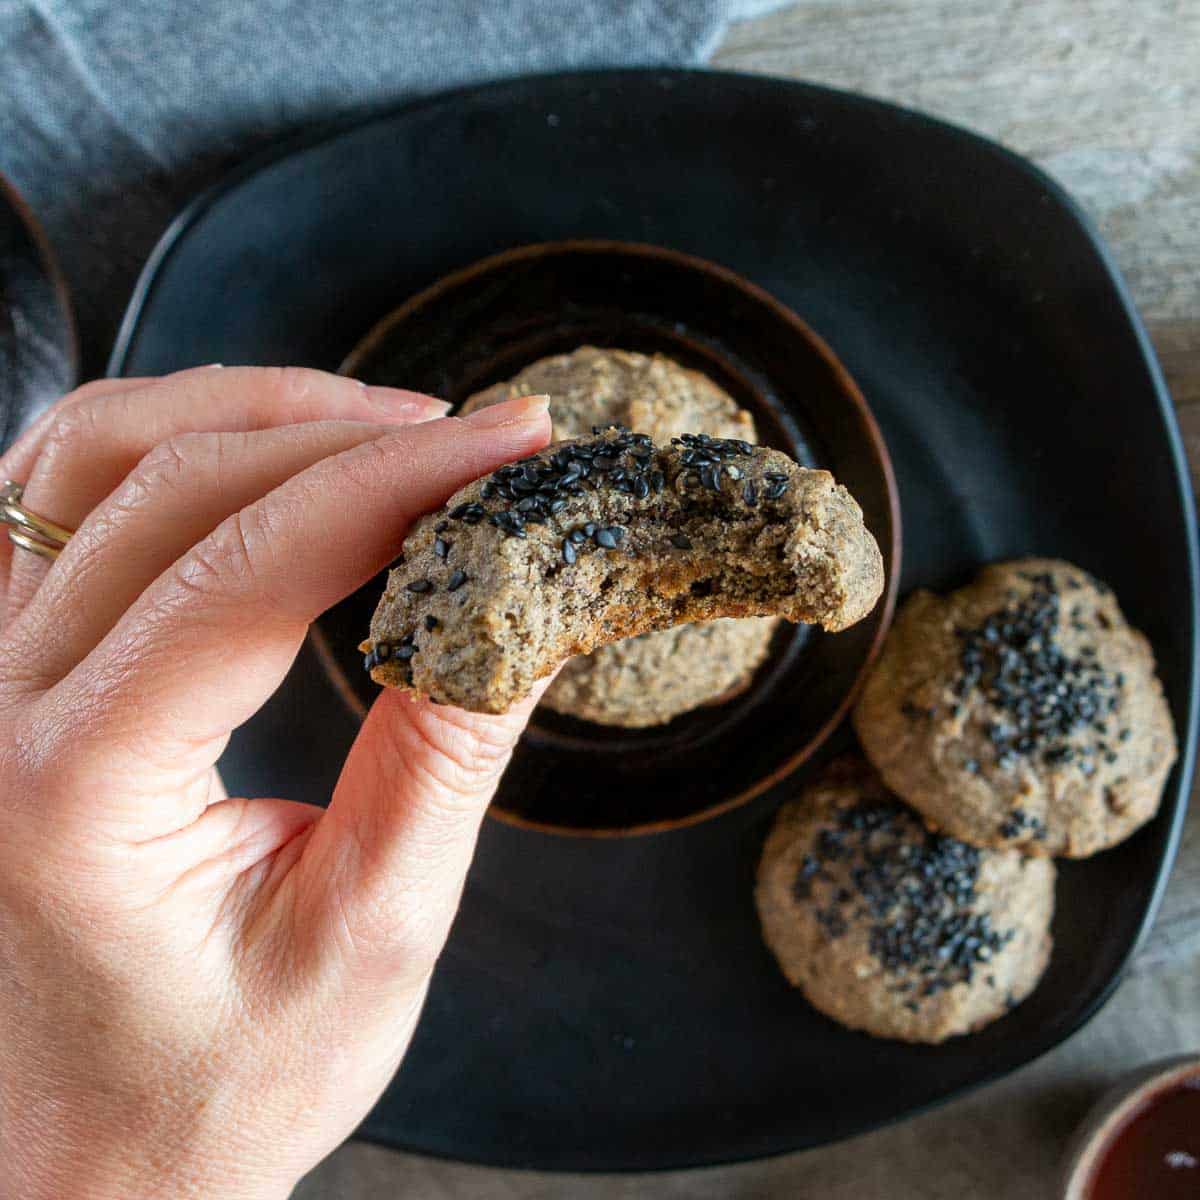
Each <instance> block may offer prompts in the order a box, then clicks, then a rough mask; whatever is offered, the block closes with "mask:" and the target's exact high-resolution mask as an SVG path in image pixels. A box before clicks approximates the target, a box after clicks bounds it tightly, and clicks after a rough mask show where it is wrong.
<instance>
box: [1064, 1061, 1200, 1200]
mask: <svg viewBox="0 0 1200 1200" xmlns="http://www.w3.org/2000/svg"><path fill="white" fill-rule="evenodd" d="M1183 1085H1187V1086H1189V1087H1196V1086H1200V1054H1181V1055H1177V1056H1175V1057H1173V1058H1165V1059H1160V1060H1158V1061H1157V1062H1152V1063H1148V1064H1147V1065H1146V1066H1144V1067H1138V1068H1136V1069H1135V1070H1133V1071H1131V1072H1130V1073H1129V1074H1128V1075H1125V1076H1123V1077H1122V1078H1121V1079H1118V1080H1117V1082H1116V1083H1114V1084H1113V1085H1112V1087H1110V1088H1109V1089H1108V1090H1107V1091H1106V1092H1105V1093H1104V1094H1103V1095H1102V1096H1101V1097H1100V1099H1099V1100H1097V1101H1096V1103H1095V1104H1094V1105H1093V1106H1092V1108H1091V1110H1090V1111H1089V1112H1088V1114H1087V1116H1086V1117H1084V1119H1083V1123H1082V1124H1081V1125H1080V1127H1079V1129H1078V1131H1077V1132H1076V1133H1075V1136H1074V1137H1073V1138H1072V1140H1071V1145H1070V1147H1069V1149H1068V1151H1067V1155H1066V1159H1065V1161H1064V1164H1063V1171H1062V1179H1061V1188H1060V1191H1059V1194H1060V1195H1061V1196H1062V1197H1063V1200H1087V1198H1088V1197H1089V1196H1090V1195H1091V1194H1092V1191H1093V1189H1094V1187H1095V1185H1096V1183H1097V1182H1098V1180H1099V1178H1100V1175H1101V1174H1102V1173H1103V1168H1104V1163H1105V1159H1106V1158H1107V1156H1108V1152H1109V1150H1111V1149H1112V1147H1113V1145H1114V1144H1115V1142H1116V1141H1117V1139H1118V1138H1119V1137H1120V1136H1121V1135H1122V1134H1123V1133H1124V1132H1125V1130H1126V1129H1128V1128H1129V1124H1130V1122H1131V1121H1132V1120H1133V1119H1134V1118H1135V1117H1137V1116H1138V1115H1139V1114H1141V1113H1142V1112H1144V1111H1145V1110H1146V1109H1147V1108H1149V1107H1151V1105H1153V1104H1154V1103H1155V1101H1157V1100H1159V1099H1160V1098H1161V1097H1162V1096H1163V1095H1165V1094H1166V1093H1167V1092H1170V1091H1173V1090H1174V1089H1175V1088H1178V1087H1180V1086H1183ZM1189 1174H1194V1172H1189ZM1146 1200H1153V1197H1150V1196H1147V1197H1146Z"/></svg>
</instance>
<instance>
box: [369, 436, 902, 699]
mask: <svg viewBox="0 0 1200 1200" xmlns="http://www.w3.org/2000/svg"><path fill="white" fill-rule="evenodd" d="M882 590H883V559H882V556H881V554H880V552H879V547H878V545H877V544H876V542H875V539H874V538H873V537H872V536H871V534H870V533H869V532H868V531H867V529H866V527H865V526H864V525H863V520H862V510H861V509H860V508H859V507H858V505H857V504H856V503H855V502H854V498H853V497H852V496H851V495H850V493H849V492H847V491H846V489H845V488H843V487H840V486H839V485H838V484H837V483H836V482H835V481H834V479H833V476H831V475H830V474H829V472H828V471H814V470H809V469H807V468H805V467H801V466H798V465H797V464H796V463H795V462H793V461H792V460H791V459H790V458H788V457H787V455H785V454H781V453H780V452H779V451H777V450H767V449H764V448H763V447H761V446H752V445H750V443H749V442H744V441H741V440H722V439H716V438H709V437H705V436H704V435H702V434H684V435H683V436H682V437H680V438H677V439H674V441H673V444H672V445H670V446H668V447H656V446H655V445H654V444H653V443H652V442H651V441H650V439H649V437H647V436H646V435H645V434H639V433H632V432H630V431H629V430H624V429H620V428H610V429H607V430H602V431H597V435H596V436H595V437H593V438H592V439H590V440H576V441H572V442H558V443H554V444H552V445H551V446H548V447H547V448H546V449H544V450H542V451H540V452H539V453H537V454H535V455H531V456H530V457H529V458H527V459H524V460H522V461H521V462H517V463H509V464H508V465H506V466H503V467H501V468H500V469H499V470H498V471H496V472H494V473H493V474H492V475H490V476H488V477H487V478H485V479H478V480H475V481H474V482H473V483H470V484H468V485H467V486H466V487H464V488H461V489H460V490H459V491H458V492H456V493H455V494H454V496H452V497H451V498H450V500H449V502H448V504H447V505H446V507H444V508H442V509H441V510H439V511H438V512H436V513H431V514H429V515H428V516H425V517H422V518H421V519H420V520H419V521H417V522H416V523H415V524H414V525H413V527H412V530H411V531H410V533H409V536H408V538H407V539H406V541H405V543H404V552H403V554H402V555H401V558H400V560H399V565H398V566H397V567H396V568H395V569H393V570H392V571H391V572H390V574H389V575H388V582H387V587H386V590H385V592H384V595H383V597H382V599H381V600H380V602H379V605H378V607H377V608H376V610H375V615H374V616H373V617H372V619H371V638H370V641H369V642H366V643H364V644H363V649H364V651H365V653H366V656H367V659H366V665H367V667H368V669H369V670H370V671H371V674H372V676H373V678H374V679H375V680H376V681H377V682H378V683H382V684H385V685H388V686H391V687H400V688H407V689H411V690H415V691H419V692H422V693H424V694H426V695H428V696H431V697H432V698H433V699H434V700H437V701H441V702H443V703H450V704H456V705H459V706H460V707H463V708H467V709H471V710H473V711H476V712H493V713H495V712H505V711H507V710H508V709H509V708H510V707H511V706H512V705H513V704H514V703H515V702H516V701H518V700H520V699H521V698H523V697H524V696H526V695H528V694H529V692H530V690H531V689H532V687H533V684H534V682H535V681H536V680H538V679H540V678H542V677H544V676H546V675H548V674H550V673H551V672H552V671H553V670H554V669H555V668H556V667H557V666H558V665H559V664H560V663H561V662H563V661H564V660H566V659H567V658H570V657H571V656H572V655H574V654H586V653H588V652H589V651H591V650H593V649H595V648H596V647H597V646H600V645H605V644H607V643H609V642H615V641H618V640H619V639H621V638H623V637H629V636H633V635H636V634H639V633H646V632H649V631H650V630H655V629H669V628H671V627H672V626H675V625H678V624H682V623H685V622H688V621H707V620H712V619H714V618H717V617H729V616H737V617H744V616H781V617H784V618H786V619H787V620H789V621H793V622H806V623H810V624H819V625H821V626H822V627H823V628H825V629H827V630H829V631H831V632H837V631H838V630H841V629H845V628H847V627H848V626H849V625H853V624H854V623H855V622H857V621H859V620H861V619H862V618H863V617H864V616H866V615H867V613H868V612H870V611H871V609H872V608H873V607H874V605H875V603H876V602H877V601H878V599H879V595H880V593H881V592H882Z"/></svg>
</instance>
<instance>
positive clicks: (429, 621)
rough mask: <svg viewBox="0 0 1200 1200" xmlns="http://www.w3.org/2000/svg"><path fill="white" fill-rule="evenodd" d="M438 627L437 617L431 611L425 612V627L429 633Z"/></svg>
mask: <svg viewBox="0 0 1200 1200" xmlns="http://www.w3.org/2000/svg"><path fill="white" fill-rule="evenodd" d="M437 627H438V619H437V617H435V616H434V615H433V613H426V615H425V628H426V630H427V631H428V632H429V633H432V632H433V631H434V630H435V629H436V628H437Z"/></svg>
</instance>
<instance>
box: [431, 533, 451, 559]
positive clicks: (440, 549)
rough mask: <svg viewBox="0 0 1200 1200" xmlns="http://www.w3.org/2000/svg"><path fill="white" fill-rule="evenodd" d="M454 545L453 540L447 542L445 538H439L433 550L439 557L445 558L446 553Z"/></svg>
mask: <svg viewBox="0 0 1200 1200" xmlns="http://www.w3.org/2000/svg"><path fill="white" fill-rule="evenodd" d="M452 545H454V543H453V542H447V541H446V540H445V539H444V538H438V539H437V540H436V541H435V542H434V543H433V552H434V554H436V555H437V556H438V558H445V557H446V555H447V554H449V553H450V547H451V546H452Z"/></svg>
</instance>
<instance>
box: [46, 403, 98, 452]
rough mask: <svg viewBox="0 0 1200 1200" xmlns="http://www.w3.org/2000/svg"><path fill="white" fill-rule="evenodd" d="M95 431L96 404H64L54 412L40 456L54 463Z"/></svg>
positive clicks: (72, 450) (93, 434) (92, 435)
mask: <svg viewBox="0 0 1200 1200" xmlns="http://www.w3.org/2000/svg"><path fill="white" fill-rule="evenodd" d="M96 431H97V421H96V405H95V404H93V403H79V404H69V405H65V406H64V407H63V408H62V409H61V410H60V411H59V412H58V413H56V414H55V417H54V420H53V421H51V423H50V428H49V429H48V430H47V431H46V437H45V440H44V441H43V443H42V451H41V455H40V458H41V459H42V460H43V461H45V462H47V463H54V462H55V461H57V460H58V459H61V458H62V457H63V455H64V454H70V453H73V452H74V451H75V449H76V448H77V447H78V446H79V445H80V444H81V443H84V442H86V441H87V440H88V439H89V438H91V437H94V436H95V434H96ZM39 465H40V464H39Z"/></svg>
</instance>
